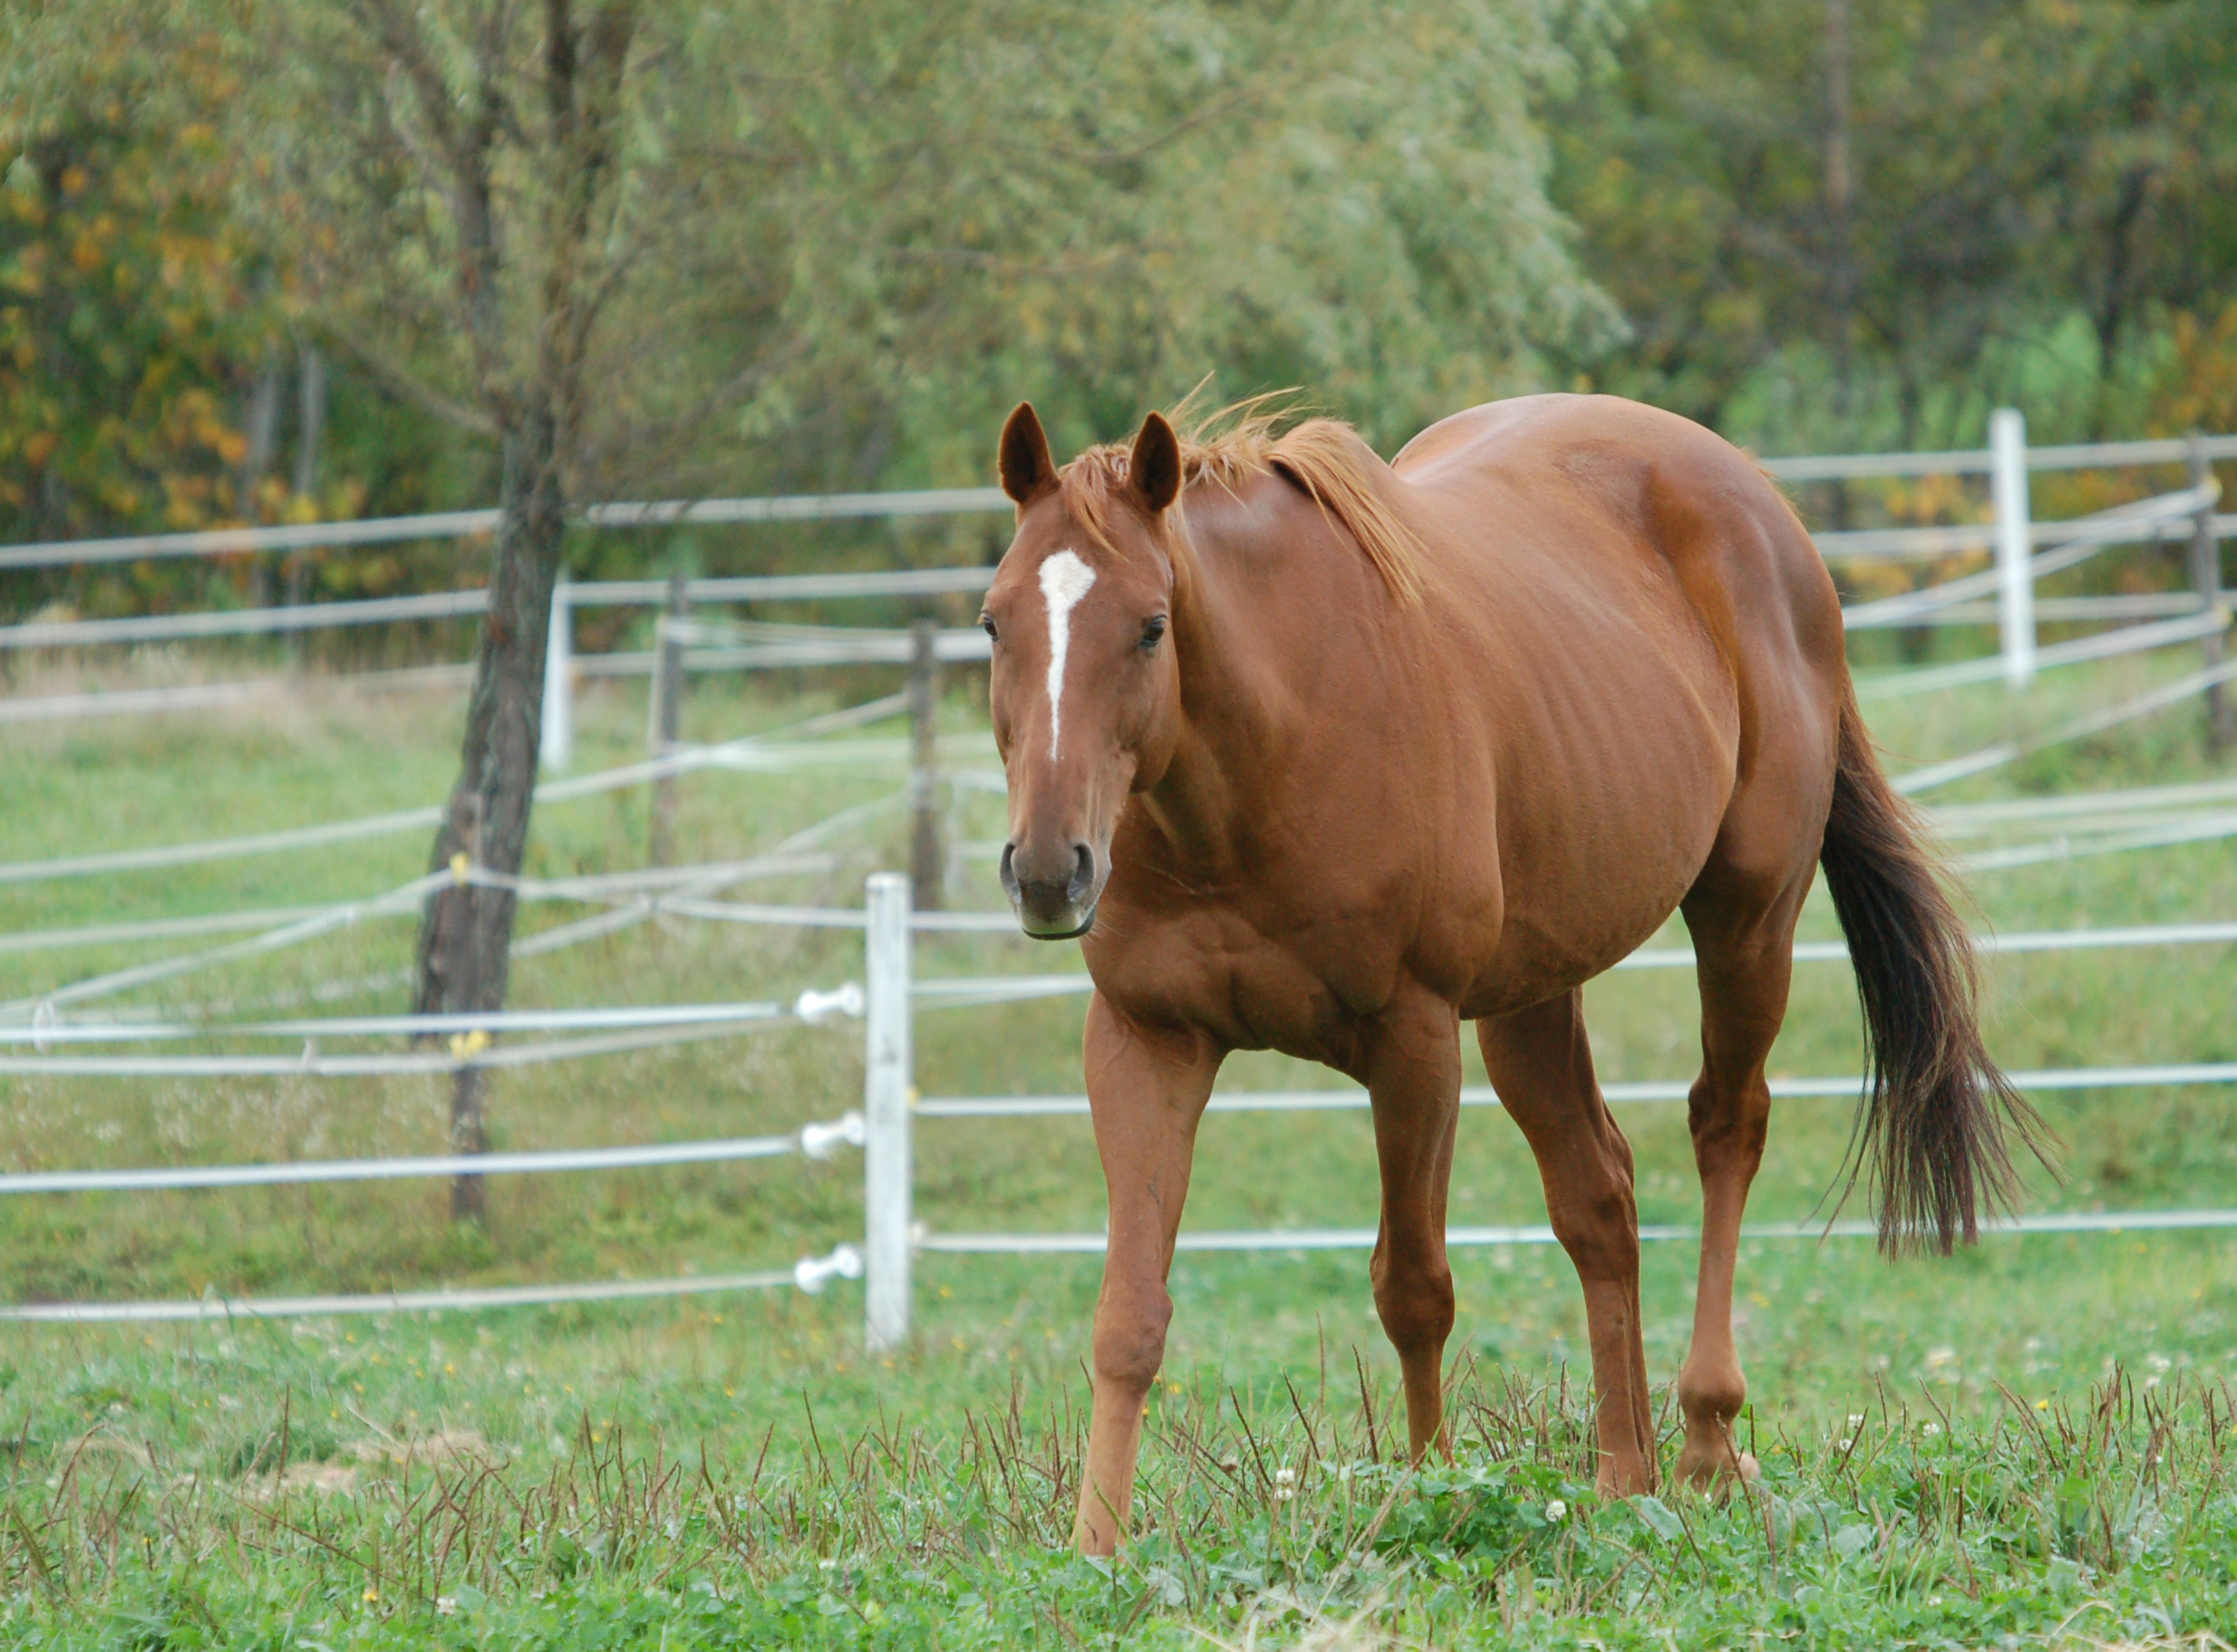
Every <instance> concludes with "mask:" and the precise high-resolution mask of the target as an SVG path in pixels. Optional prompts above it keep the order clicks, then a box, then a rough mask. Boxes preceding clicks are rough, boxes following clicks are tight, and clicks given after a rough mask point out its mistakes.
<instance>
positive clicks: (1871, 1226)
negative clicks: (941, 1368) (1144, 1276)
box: [916, 1210, 2237, 1256]
mask: <svg viewBox="0 0 2237 1652" xmlns="http://www.w3.org/2000/svg"><path fill="white" fill-rule="evenodd" d="M2216 1228H2237V1210H2199V1211H2071V1212H2057V1211H2054V1212H2045V1213H2044V1214H2041V1215H2033V1216H2020V1217H2017V1218H2007V1219H2003V1220H1992V1221H1985V1222H1982V1223H1981V1224H1980V1232H1981V1234H1982V1236H1983V1237H1984V1238H1986V1237H2012V1236H2025V1235H2032V1234H2045V1233H2128V1232H2135V1233H2149V1232H2184V1231H2189V1230H2199V1229H2216ZM1879 1232H1880V1230H1879V1226H1878V1224H1877V1223H1875V1222H1860V1221H1854V1220H1850V1221H1841V1222H1760V1223H1752V1224H1750V1225H1748V1226H1747V1227H1744V1228H1742V1229H1741V1230H1740V1238H1741V1239H1742V1240H1745V1241H1758V1240H1795V1239H1804V1240H1815V1239H1876V1238H1877V1237H1879ZM1700 1236H1701V1231H1700V1229H1699V1228H1697V1227H1689V1226H1684V1225H1682V1224H1680V1223H1675V1222H1641V1223H1640V1224H1639V1237H1640V1239H1641V1241H1645V1242H1648V1243H1657V1242H1663V1241H1687V1240H1698V1239H1700ZM1556 1242H1558V1241H1556V1240H1555V1239H1554V1230H1553V1229H1552V1228H1550V1227H1545V1226H1524V1227H1511V1228H1501V1227H1454V1228H1447V1229H1446V1230H1445V1243H1446V1245H1447V1246H1448V1248H1450V1249H1453V1250H1460V1249H1464V1248H1469V1247H1475V1246H1482V1245H1550V1244H1554V1243H1556ZM1107 1244H1108V1239H1107V1237H1106V1235H1104V1234H1101V1233H935V1232H924V1233H920V1234H919V1235H918V1236H917V1241H916V1248H917V1249H918V1250H920V1251H935V1252H941V1253H944V1254H947V1255H953V1256H1072V1255H1077V1256H1100V1255H1101V1254H1102V1253H1103V1251H1104V1249H1105V1248H1106V1245H1107ZM1374 1245H1375V1230H1374V1229H1373V1228H1288V1229H1283V1228H1272V1229H1267V1230H1264V1231H1260V1232H1216V1231H1212V1232H1204V1231H1198V1232H1190V1231H1188V1230H1186V1229H1184V1230H1183V1231H1182V1232H1181V1233H1180V1235H1179V1237H1178V1239H1177V1241H1176V1243H1175V1247H1174V1248H1175V1249H1176V1250H1178V1251H1370V1250H1372V1249H1373V1248H1374Z"/></svg>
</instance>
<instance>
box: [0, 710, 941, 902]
mask: <svg viewBox="0 0 2237 1652" xmlns="http://www.w3.org/2000/svg"><path fill="white" fill-rule="evenodd" d="M872 703H874V704H882V703H884V702H883V701H874V702H872ZM856 744H864V745H867V744H869V742H867V741H865V742H854V741H850V742H847V745H856ZM902 749H903V748H902V747H901V746H900V745H899V744H898V743H896V744H895V745H894V746H893V747H892V748H890V749H887V748H886V747H885V746H883V744H882V743H881V744H880V745H879V747H878V749H876V750H875V751H871V752H854V751H849V750H847V749H846V747H843V746H842V747H838V748H820V747H814V746H780V745H776V744H774V743H772V742H771V741H770V739H769V737H767V736H765V735H749V736H746V737H744V738H741V739H735V740H730V741H726V742H724V743H722V744H721V745H715V746H693V747H689V748H686V749H683V750H682V751H677V752H672V753H670V754H668V755H667V756H664V757H658V758H650V759H648V760H646V761H644V762H641V763H626V764H623V765H622V766H620V767H618V768H609V769H602V770H600V771H599V772H598V773H596V774H588V775H578V776H576V777H575V778H571V779H566V780H547V781H545V782H543V783H542V784H541V785H539V786H537V788H536V794H535V795H536V801H537V803H539V804H550V803H565V802H568V801H570V800H572V799H574V798H577V797H591V796H593V795H595V794H597V793H600V792H608V791H615V790H618V789H620V788H622V787H630V786H641V785H643V784H644V783H645V782H647V781H649V780H655V779H659V778H663V777H665V776H669V775H676V774H683V773H686V772H688V771H690V770H692V769H697V768H738V769H742V770H745V771H747V772H751V773H782V772H788V771H789V770H792V769H795V768H833V767H842V766H844V765H845V764H847V763H856V762H858V763H863V764H865V765H869V766H876V767H883V768H890V767H893V766H894V764H895V763H896V760H897V759H898V758H899V756H900V754H901V752H902ZM974 749H975V748H974ZM441 818H442V806H441V804H428V805H425V806H422V807H419V808H410V809H397V810H394V811H392V812H391V813H388V814H384V815H368V816H362V817H360V818H358V819H355V820H336V821H327V822H323V823H321V824H318V825H315V826H291V827H287V828H286V829H284V830H281V831H276V832H257V833H252V834H250V835H249V836H244V837H219V838H208V839H205V840H202V841H200V842H197V843H189V844H164V845H155V846H152V847H150V848H144V849H114V850H108V851H105V852H102V853H100V854H94V855H60V856H57V857H55V858H53V859H51V860H35V861H15V862H9V863H4V864H0V884H15V883H33V882H40V881H44V880H45V879H48V878H59V877H81V876H85V875H88V874H93V873H106V872H145V871H152V870H154V869H156V868H159V867H168V866H184V865H195V864H197V863H199V862H203V861H212V860H237V859H241V858H244V857H246V856H248V855H271V854H276V853H279V852H281V851H283V850H292V849H310V848H324V847H326V846H328V845H334V844H338V843H349V842H353V841H355V840H357V839H359V838H365V837H381V836H389V835H391V834H392V833H397V832H408V831H424V830H426V829H427V828H429V827H431V826H435V825H436V824H437V823H438V822H440V821H441Z"/></svg>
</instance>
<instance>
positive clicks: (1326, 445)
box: [1058, 392, 1421, 604]
mask: <svg viewBox="0 0 2237 1652" xmlns="http://www.w3.org/2000/svg"><path fill="white" fill-rule="evenodd" d="M1195 400H1196V397H1195V395H1194V394H1193V393H1192V394H1191V395H1190V396H1189V397H1188V398H1187V399H1186V400H1185V401H1182V402H1181V404H1180V405H1179V406H1178V407H1177V408H1175V409H1174V410H1173V412H1172V414H1171V416H1170V418H1171V422H1172V425H1173V429H1174V433H1175V434H1176V435H1177V436H1178V437H1179V438H1180V448H1181V478H1182V480H1181V494H1182V498H1181V500H1180V501H1179V502H1177V504H1176V506H1175V508H1176V510H1177V511H1178V510H1184V509H1185V507H1186V498H1187V493H1188V490H1189V489H1190V488H1195V487H1197V486H1198V485H1200V484H1209V485H1211V486H1214V487H1218V488H1225V489H1227V490H1228V491H1229V492H1231V493H1232V492H1234V491H1235V489H1236V488H1239V487H1241V486H1242V484H1244V482H1246V481H1249V480H1250V479H1252V478H1254V477H1260V476H1265V475H1270V474H1275V475H1280V476H1283V477H1285V478H1287V479H1288V480H1289V481H1290V482H1291V483H1293V485H1294V486H1296V487H1297V488H1300V489H1302V491H1303V492H1304V493H1305V494H1306V495H1307V496H1308V497H1309V498H1311V499H1312V502H1313V503H1314V504H1316V505H1318V506H1319V507H1321V511H1322V515H1324V516H1326V517H1328V518H1329V520H1330V521H1331V522H1332V523H1333V524H1334V525H1335V526H1337V527H1341V528H1342V529H1344V530H1345V531H1346V532H1348V533H1349V534H1350V535H1351V537H1352V538H1353V539H1354V540H1356V541H1358V543H1359V546H1360V548H1361V550H1362V551H1364V552H1365V553H1366V554H1367V559H1368V561H1369V562H1370V563H1372V564H1373V565H1374V567H1375V571H1376V573H1378V574H1380V575H1381V576H1382V581H1383V584H1385V585H1387V586H1388V587H1389V588H1390V594H1392V595H1393V596H1395V597H1397V598H1398V599H1399V601H1400V602H1402V603H1407V604H1411V603H1414V602H1416V601H1418V600H1419V597H1420V594H1421V572H1420V557H1421V552H1420V546H1419V541H1418V540H1417V539H1416V538H1415V537H1414V534H1413V530H1412V529H1411V528H1409V527H1407V526H1406V524H1405V523H1404V522H1403V521H1402V520H1401V519H1400V518H1399V514H1398V512H1397V510H1396V509H1395V508H1394V507H1392V504H1391V502H1390V498H1388V497H1387V496H1388V491H1389V488H1390V485H1391V484H1392V483H1393V482H1394V481H1395V480H1396V479H1397V478H1395V477H1394V476H1392V474H1391V472H1390V467H1389V466H1388V465H1386V464H1384V463H1383V461H1382V459H1381V458H1380V455H1378V454H1377V453H1376V452H1375V450H1374V449H1372V448H1370V447H1369V446H1368V445H1367V442H1366V440H1365V439H1364V438H1362V437H1361V435H1360V433H1359V432H1358V431H1357V430H1353V429H1352V428H1351V426H1350V425H1349V424H1346V423H1345V422H1344V421H1343V420H1341V419H1307V420H1303V421H1302V423H1299V424H1295V425H1293V426H1291V427H1290V428H1289V429H1288V430H1280V428H1279V427H1280V426H1281V424H1282V422H1283V420H1284V419H1285V418H1286V417H1287V416H1288V414H1289V413H1290V411H1291V405H1290V403H1289V401H1288V400H1287V399H1286V397H1285V396H1283V395H1282V394H1280V393H1278V392H1277V393H1276V394H1274V395H1271V396H1253V397H1251V398H1249V399H1247V400H1245V401H1236V402H1231V403H1229V404H1228V405H1227V406H1225V407H1222V408H1215V409H1212V410H1210V411H1200V410H1198V409H1197V408H1196V407H1194V406H1193V405H1191V404H1192V403H1193V402H1194V401H1195ZM1131 458H1132V449H1130V448H1129V447H1128V446H1127V445H1126V444H1124V443H1118V442H1106V443H1104V444H1102V445H1101V446H1099V447H1093V448H1089V449H1084V450H1083V451H1081V452H1080V454H1079V455H1078V456H1077V457H1076V458H1074V459H1073V460H1072V461H1071V462H1070V464H1068V465H1066V466H1065V467H1064V468H1063V469H1062V470H1060V472H1058V479H1059V481H1060V483H1061V485H1062V487H1063V491H1064V503H1065V506H1066V507H1067V509H1068V510H1069V511H1070V513H1071V517H1072V519H1073V520H1074V521H1076V522H1078V523H1079V524H1080V527H1083V528H1084V529H1086V530H1087V533H1088V536H1089V537H1090V538H1091V539H1093V540H1094V541H1095V542H1096V543H1097V544H1098V545H1099V546H1102V547H1103V548H1104V549H1105V550H1109V551H1113V552H1114V553H1115V552H1116V550H1117V547H1116V546H1114V545H1113V544H1112V541H1111V532H1110V523H1111V516H1112V512H1113V511H1114V510H1115V509H1116V508H1117V507H1118V498H1119V494H1120V491H1121V490H1122V489H1123V488H1124V487H1125V485H1126V482H1127V477H1128V463H1129V460H1130V459H1131Z"/></svg>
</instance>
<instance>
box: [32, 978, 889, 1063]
mask: <svg viewBox="0 0 2237 1652" xmlns="http://www.w3.org/2000/svg"><path fill="white" fill-rule="evenodd" d="M769 1009H770V1006H769V1005H767V1004H760V1003H733V1004H644V1005H639V1006H618V1007H614V1008H599V1009H588V1010H579V1009H578V1010H488V1011H483V1012H479V1013H478V1012H475V1011H471V1010H458V1011H444V1012H442V1013H440V1014H433V1015H336V1016H321V1017H317V1018H315V1019H308V1020H276V1021H73V1022H68V1023H64V1022H62V1021H59V1020H56V1019H48V1020H45V1021H40V1022H34V1023H32V1024H30V1025H28V1026H21V1027H5V1026H0V1044H30V1045H34V1046H35V1047H36V1048H39V1049H41V1050H44V1049H45V1048H48V1047H49V1046H50V1045H55V1044H126V1043H131V1044H146V1043H163V1042H176V1041H178V1040H180V1039H218V1038H231V1039H383V1038H393V1039H431V1038H438V1037H446V1036H448V1035H450V1034H451V1033H486V1034H488V1035H489V1037H491V1038H496V1037H498V1036H499V1035H501V1034H504V1033H508V1032H612V1031H617V1030H621V1029H633V1028H644V1027H696V1026H701V1025H703V1024H706V1023H709V1022H715V1021H735V1020H739V1019H753V1018H756V1017H759V1016H761V1015H763V1014H764V1013H766V1012H767V1010H769ZM792 1013H793V1015H794V1016H795V1017H796V1018H798V1019H800V1020H802V1021H806V1022H808V1023H809V1024H810V1025H813V1024H815V1023H816V1022H818V1021H821V1020H824V1019H828V1018H829V1017H831V1016H833V1015H849V1016H858V1015H860V1014H861V1013H862V989H861V988H860V987H858V986H857V985H855V984H854V983H853V982H852V981H849V982H848V983H847V985H845V986H843V987H839V988H837V989H835V990H831V991H828V992H822V991H818V990H816V989H814V988H812V987H811V988H809V990H806V991H804V992H802V993H801V994H800V995H799V998H797V999H796V1000H794V1001H793V1006H792Z"/></svg>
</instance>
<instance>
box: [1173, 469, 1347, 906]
mask: <svg viewBox="0 0 2237 1652" xmlns="http://www.w3.org/2000/svg"><path fill="white" fill-rule="evenodd" d="M1192 503H1193V501H1192ZM1323 541H1328V542H1327V543H1323ZM1359 557H1360V552H1359V551H1358V548H1357V547H1356V546H1352V545H1351V544H1350V542H1349V541H1348V540H1346V539H1341V538H1338V537H1336V536H1333V535H1332V533H1331V530H1330V527H1329V524H1328V522H1327V519H1326V518H1325V517H1323V516H1322V514H1321V512H1320V510H1319V508H1318V507H1316V506H1314V505H1312V504H1311V503H1310V502H1309V501H1306V500H1304V499H1303V498H1302V497H1300V496H1298V495H1297V494H1296V493H1295V492H1294V490H1293V489H1292V488H1290V487H1289V486H1288V484H1286V483H1284V482H1282V481H1280V480H1278V479H1273V478H1269V481H1268V483H1267V484H1266V486H1265V488H1264V489H1254V490H1251V491H1250V492H1247V493H1245V494H1244V495H1243V496H1242V497H1239V498H1238V497H1235V496H1225V497H1224V498H1220V499H1218V500H1215V502H1214V503H1213V505H1212V507H1211V508H1208V509H1206V510H1203V511H1202V512H1200V513H1196V514H1194V515H1193V516H1192V521H1191V523H1190V529H1189V539H1188V542H1187V543H1186V545H1185V546H1182V547H1181V549H1180V552H1179V555H1178V557H1177V565H1176V570H1175V575H1176V576H1175V588H1174V599H1173V632H1174V643H1175V646H1176V647H1177V650H1178V651H1179V661H1180V674H1181V708H1182V720H1183V729H1182V732H1181V736H1180V739H1179V740H1178V742H1177V746H1176V749H1175V752H1174V758H1173V761H1172V763H1171V765H1170V766H1169V767H1168V768H1167V771H1166V774H1165V776H1164V778H1162V779H1161V780H1160V781H1159V783H1158V784H1157V786H1156V787H1153V788H1151V790H1150V791H1149V792H1148V794H1146V797H1147V800H1148V806H1149V811H1150V813H1151V815H1152V816H1154V818H1155V819H1156V822H1157V826H1158V827H1159V829H1160V831H1161V834H1162V835H1163V836H1165V837H1166V838H1167V840H1168V841H1169V842H1170V844H1171V845H1172V848H1173V850H1174V852H1175V853H1176V854H1177V855H1180V856H1182V857H1184V858H1186V859H1189V860H1192V861H1196V862H1197V863H1199V864H1206V863H1208V864H1211V865H1217V864H1218V863H1221V862H1223V861H1225V859H1226V858H1227V856H1228V855H1229V853H1230V852H1231V851H1232V850H1233V848H1234V847H1235V845H1236V844H1237V842H1238V840H1239V839H1240V838H1241V837H1242V836H1244V835H1245V833H1246V832H1247V830H1248V829H1249V828H1250V827H1251V826H1254V824H1256V822H1255V821H1254V816H1257V815H1258V814H1259V813H1261V812H1262V810H1263V807H1264V803H1265V801H1266V800H1267V798H1268V796H1269V794H1270V791H1271V789H1272V788H1273V787H1276V786H1278V785H1280V784H1281V781H1282V777H1283V772H1284V770H1285V768H1287V766H1288V765H1289V763H1290V761H1291V758H1292V757H1293V755H1294V754H1296V753H1299V752H1301V751H1302V750H1304V749H1307V748H1308V747H1309V746H1310V745H1311V744H1312V728H1311V727H1309V726H1308V725H1311V724H1312V723H1313V722H1314V720H1315V719H1316V717H1319V716H1321V715H1322V710H1323V708H1322V707H1321V706H1320V705H1319V700H1320V695H1319V693H1318V691H1317V685H1316V684H1315V683H1314V682H1313V681H1312V658H1311V655H1312V644H1311V642H1310V641H1309V640H1308V639H1305V638H1301V637H1298V636H1293V635H1291V634H1288V633H1289V627H1290V626H1291V624H1293V623H1294V618H1295V616H1296V615H1297V614H1298V613H1300V612H1301V610H1302V611H1303V612H1312V610H1313V609H1314V607H1315V604H1312V603H1310V602H1308V603H1304V604H1293V603H1275V602H1272V601H1270V600H1269V592H1270V584H1274V583H1279V584H1284V585H1288V586H1292V587H1294V586H1296V584H1297V582H1303V583H1304V584H1305V585H1306V586H1308V587H1313V588H1317V586H1318V585H1319V584H1321V583H1323V582H1325V583H1327V584H1330V585H1331V587H1332V590H1336V589H1342V588H1345V587H1348V586H1356V585H1357V584H1358V583H1359V581H1358V574H1359V568H1360V563H1359V562H1358V561H1357V560H1355V559H1358V558H1359ZM1285 615H1286V616H1288V617H1286V618H1285V617H1284V616H1285ZM1360 709H1361V710H1364V709H1365V708H1360Z"/></svg>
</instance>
